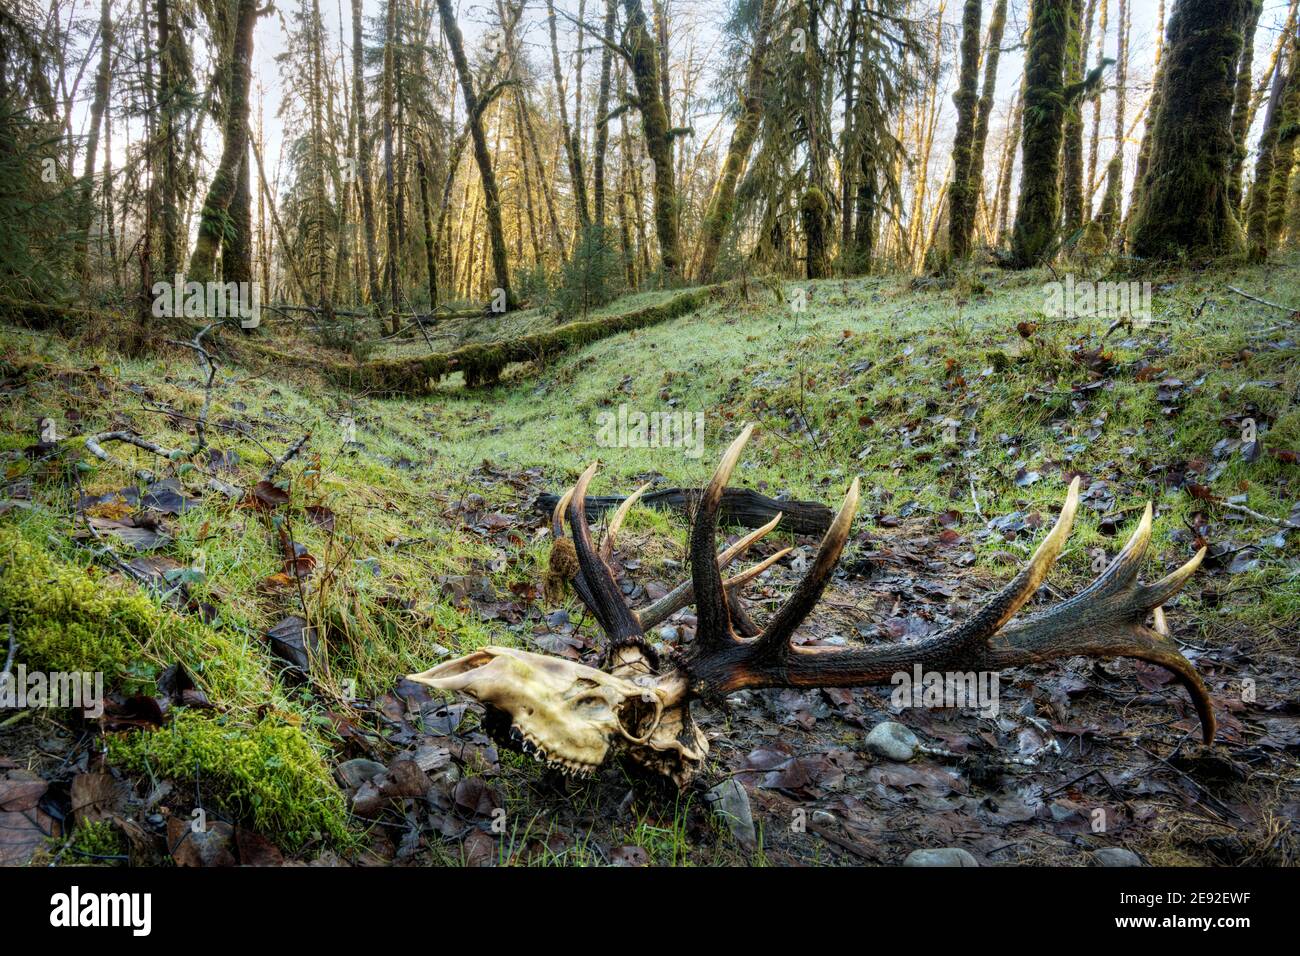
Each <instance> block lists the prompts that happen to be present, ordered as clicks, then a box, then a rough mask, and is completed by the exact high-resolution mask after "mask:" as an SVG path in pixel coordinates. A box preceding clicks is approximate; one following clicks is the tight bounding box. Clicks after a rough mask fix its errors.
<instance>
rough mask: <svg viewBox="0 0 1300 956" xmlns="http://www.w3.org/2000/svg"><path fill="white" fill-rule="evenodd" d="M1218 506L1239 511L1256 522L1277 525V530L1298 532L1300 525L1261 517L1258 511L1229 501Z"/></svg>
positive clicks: (1284, 520)
mask: <svg viewBox="0 0 1300 956" xmlns="http://www.w3.org/2000/svg"><path fill="white" fill-rule="evenodd" d="M1220 504H1222V505H1223V507H1225V508H1227V509H1228V510H1229V511H1239V512H1241V513H1242V514H1244V515H1250V516H1251V517H1252V518H1254V519H1256V520H1257V521H1267V522H1268V523H1269V524H1272V525H1277V526H1278V527H1279V528H1290V529H1291V530H1292V531H1300V524H1296V523H1295V522H1294V521H1290V520H1288V519H1286V518H1272V517H1269V516H1268V515H1263V514H1260V513H1259V512H1258V511H1254V510H1252V509H1250V508H1247V507H1246V506H1245V505H1237V504H1233V503H1232V502H1231V501H1222V502H1220Z"/></svg>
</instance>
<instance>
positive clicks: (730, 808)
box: [704, 778, 758, 850]
mask: <svg viewBox="0 0 1300 956" xmlns="http://www.w3.org/2000/svg"><path fill="white" fill-rule="evenodd" d="M704 799H705V801H706V802H707V803H708V804H709V805H710V806H712V807H713V812H714V813H716V814H717V815H718V816H720V817H721V818H722V819H723V820H724V821H725V822H726V824H727V829H729V830H730V831H731V835H732V836H733V837H734V838H735V840H736V842H737V843H738V844H740V846H741V848H742V849H745V850H753V849H754V848H755V847H756V846H757V845H758V838H757V836H756V835H755V833H754V816H753V814H752V813H751V812H750V810H749V793H748V792H747V791H746V790H745V788H744V787H742V786H741V785H740V783H739V782H737V781H736V779H735V778H731V779H728V780H724V781H722V783H720V784H718V785H717V786H716V787H714V788H713V789H712V790H710V791H709V792H708V793H706V794H705V795H704Z"/></svg>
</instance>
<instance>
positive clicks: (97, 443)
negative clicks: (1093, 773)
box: [86, 431, 176, 481]
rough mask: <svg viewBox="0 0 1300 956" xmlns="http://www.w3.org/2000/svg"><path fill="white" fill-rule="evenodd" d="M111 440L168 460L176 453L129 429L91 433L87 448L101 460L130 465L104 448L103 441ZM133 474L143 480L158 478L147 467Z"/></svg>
mask: <svg viewBox="0 0 1300 956" xmlns="http://www.w3.org/2000/svg"><path fill="white" fill-rule="evenodd" d="M110 441H117V442H122V443H123V444H125V445H134V446H135V447H136V448H140V449H143V450H144V451H147V452H150V453H151V454H154V455H157V456H158V457H159V458H166V459H167V460H168V461H172V460H173V459H172V456H173V455H174V454H176V453H175V452H173V451H168V450H167V449H166V448H163V447H162V446H161V445H156V444H154V443H153V442H151V441H149V440H148V439H147V438H141V437H140V436H139V435H133V434H132V433H131V432H127V431H117V432H100V433H99V434H98V435H91V436H89V437H88V438H87V439H86V450H87V451H89V452H90V453H91V454H92V455H94V456H95V457H96V458H98V459H99V460H100V461H106V462H108V463H109V464H113V465H121V466H122V467H124V468H127V467H130V466H129V465H127V464H126V462H124V461H121V460H119V459H117V458H114V457H113V456H112V455H110V454H109V453H108V452H106V451H105V450H104V447H103V443H104V442H110ZM133 474H134V475H135V477H137V478H139V479H140V480H141V481H153V480H154V479H155V478H156V476H155V475H154V473H153V472H152V471H150V470H149V469H147V468H140V469H137V470H136V471H135V472H133Z"/></svg>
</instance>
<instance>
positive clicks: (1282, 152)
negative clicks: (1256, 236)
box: [1265, 33, 1300, 250]
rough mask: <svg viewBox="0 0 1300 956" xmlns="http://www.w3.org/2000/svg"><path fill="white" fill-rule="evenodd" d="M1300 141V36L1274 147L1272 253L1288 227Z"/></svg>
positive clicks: (1268, 228)
mask: <svg viewBox="0 0 1300 956" xmlns="http://www.w3.org/2000/svg"><path fill="white" fill-rule="evenodd" d="M1297 139H1300V33H1298V34H1297V35H1296V39H1294V40H1293V41H1292V43H1291V66H1290V71H1289V78H1288V79H1287V84H1286V92H1285V93H1284V94H1283V97H1282V119H1281V121H1280V123H1279V126H1278V134H1277V144H1276V145H1275V146H1274V147H1273V170H1272V173H1271V175H1270V176H1269V180H1268V183H1267V184H1266V185H1267V188H1268V212H1267V215H1266V217H1265V229H1266V233H1267V236H1268V248H1269V249H1270V250H1271V249H1273V248H1274V247H1275V246H1276V245H1277V241H1278V239H1280V238H1281V237H1282V230H1283V229H1284V228H1286V203H1287V187H1288V186H1289V185H1290V183H1291V169H1292V167H1293V166H1294V165H1295V147H1296V141H1297Z"/></svg>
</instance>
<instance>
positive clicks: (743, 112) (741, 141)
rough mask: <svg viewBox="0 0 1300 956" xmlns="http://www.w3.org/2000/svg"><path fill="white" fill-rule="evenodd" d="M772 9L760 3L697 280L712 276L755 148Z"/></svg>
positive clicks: (770, 3) (770, 1) (769, 1)
mask: <svg viewBox="0 0 1300 956" xmlns="http://www.w3.org/2000/svg"><path fill="white" fill-rule="evenodd" d="M775 10H776V0H762V2H761V4H760V5H759V14H758V22H757V23H756V24H755V25H754V32H753V40H752V46H751V47H750V54H749V67H748V69H747V70H746V72H745V87H744V89H743V90H742V91H741V95H740V116H739V117H738V118H737V119H736V125H735V126H734V127H733V128H732V131H731V141H730V142H729V143H728V144H727V155H726V157H725V158H724V159H723V161H722V170H721V173H720V174H719V176H718V180H717V185H715V186H714V189H713V195H712V196H711V197H710V198H709V205H708V208H707V209H706V211H705V213H704V222H703V224H702V226H701V230H700V259H699V264H698V265H697V267H696V270H695V278H696V280H697V281H699V282H708V281H709V280H710V279H711V278H712V276H713V270H714V268H715V267H716V266H717V262H718V251H719V250H720V249H721V248H722V239H723V237H724V236H725V234H726V231H727V228H728V226H729V225H730V223H731V214H732V211H733V210H734V209H735V205H736V183H737V182H739V181H740V174H741V173H742V172H744V169H745V164H746V163H747V162H748V161H749V154H750V151H751V150H753V148H754V140H755V139H756V138H757V137H758V126H759V122H760V121H761V119H762V111H763V63H764V61H765V59H766V58H767V50H768V41H769V39H770V37H771V33H772V17H773V14H774V12H775Z"/></svg>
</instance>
